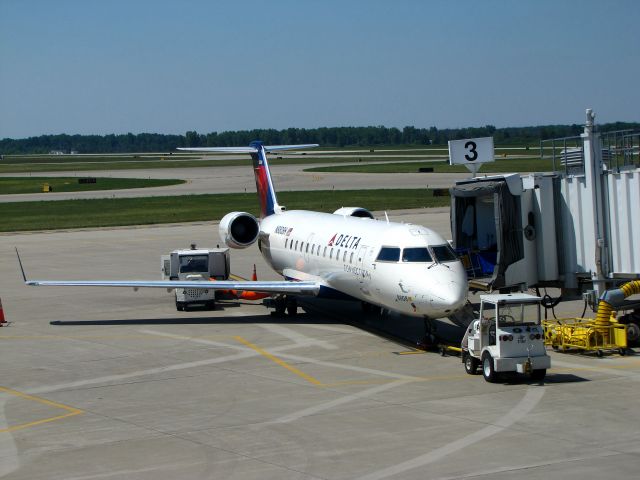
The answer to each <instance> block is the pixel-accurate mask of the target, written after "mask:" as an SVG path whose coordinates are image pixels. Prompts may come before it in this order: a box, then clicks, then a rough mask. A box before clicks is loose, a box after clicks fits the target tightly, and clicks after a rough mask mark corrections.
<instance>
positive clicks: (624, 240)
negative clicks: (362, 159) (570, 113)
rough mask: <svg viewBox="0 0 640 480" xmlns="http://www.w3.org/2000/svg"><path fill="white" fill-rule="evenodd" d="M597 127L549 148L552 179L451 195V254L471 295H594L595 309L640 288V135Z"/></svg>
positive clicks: (465, 184) (507, 182)
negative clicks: (630, 284) (621, 289)
mask: <svg viewBox="0 0 640 480" xmlns="http://www.w3.org/2000/svg"><path fill="white" fill-rule="evenodd" d="M593 120H594V115H593V113H592V112H591V110H587V122H586V125H585V129H584V133H583V134H582V135H580V136H579V137H572V138H565V139H554V140H549V141H545V143H550V145H545V146H546V147H547V151H548V150H549V148H548V147H549V146H550V147H551V152H552V154H551V155H552V160H553V170H554V171H553V172H551V173H535V174H531V175H524V176H520V175H516V174H512V175H497V176H484V177H477V178H473V179H469V180H463V181H459V182H457V183H456V184H455V185H454V186H453V187H452V188H451V231H452V235H453V243H454V245H453V246H454V248H456V250H457V251H458V253H459V254H460V255H461V256H462V258H463V261H464V262H465V263H466V266H467V272H468V276H469V286H470V288H472V289H477V290H487V291H493V290H499V289H500V290H518V289H524V288H530V287H536V286H555V287H559V288H562V289H563V295H564V296H569V295H573V296H575V295H579V294H580V293H581V292H584V291H587V290H591V291H592V292H593V294H592V295H590V298H593V299H594V302H593V304H594V306H595V299H596V298H598V297H599V296H600V295H602V293H603V292H604V291H605V290H607V289H608V288H611V287H614V286H616V285H617V284H619V283H622V282H624V281H626V280H629V279H637V278H640V254H638V251H637V247H636V248H634V243H637V239H638V238H640V208H639V206H640V158H639V154H638V152H639V150H640V133H638V132H630V131H624V132H612V133H607V134H603V135H602V136H601V134H600V133H599V132H597V128H596V126H595V125H594V123H593ZM541 150H542V149H541ZM515 161H517V160H514V162H515Z"/></svg>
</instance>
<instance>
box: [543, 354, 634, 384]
mask: <svg viewBox="0 0 640 480" xmlns="http://www.w3.org/2000/svg"><path fill="white" fill-rule="evenodd" d="M599 361H601V360H599ZM552 366H553V367H564V368H571V369H576V370H592V371H594V372H601V373H608V374H609V375H613V376H614V377H625V378H629V379H631V380H640V372H630V371H628V370H622V369H617V368H607V367H601V366H599V365H582V364H579V363H571V362H565V361H564V360H556V359H555V358H554V359H553V361H552Z"/></svg>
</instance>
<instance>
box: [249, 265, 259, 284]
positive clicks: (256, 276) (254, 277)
mask: <svg viewBox="0 0 640 480" xmlns="http://www.w3.org/2000/svg"><path fill="white" fill-rule="evenodd" d="M251 280H253V281H254V282H255V281H256V280H258V274H257V273H256V264H255V263H254V264H253V275H251Z"/></svg>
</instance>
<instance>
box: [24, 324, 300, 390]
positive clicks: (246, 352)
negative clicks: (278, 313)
mask: <svg viewBox="0 0 640 480" xmlns="http://www.w3.org/2000/svg"><path fill="white" fill-rule="evenodd" d="M140 332H141V333H146V334H150V335H158V336H164V337H169V338H175V339H179V340H185V341H190V342H195V343H202V344H205V345H213V346H216V347H226V348H231V349H234V350H239V353H235V354H233V355H227V356H224V357H218V358H210V359H207V360H197V361H194V362H186V363H177V364H174V365H167V366H164V367H156V368H149V369H146V370H136V371H133V372H129V373H123V374H119V375H105V376H102V377H95V378H88V379H85V380H77V381H75V382H65V383H59V384H54V385H44V386H40V387H35V388H30V389H27V390H26V393H29V394H30V395H38V394H43V393H49V392H55V391H59V390H66V389H69V388H76V387H84V386H87V385H98V384H101V383H111V382H117V381H121V380H126V379H129V378H135V377H142V376H145V375H156V374H159V373H165V372H173V371H176V370H185V369H187V368H195V367H203V366H207V365H215V364H218V363H224V362H231V361H234V360H241V359H243V358H250V357H257V356H259V355H260V354H259V353H258V352H256V351H254V350H252V349H250V348H248V347H245V346H243V345H234V344H227V343H222V342H216V341H213V340H205V339H200V338H191V337H185V336H182V335H173V334H170V333H164V332H159V331H154V330H140ZM303 346H305V345H304V344H296V345H285V346H282V347H278V348H274V349H272V350H271V351H274V352H275V351H280V350H285V349H291V348H298V347H303Z"/></svg>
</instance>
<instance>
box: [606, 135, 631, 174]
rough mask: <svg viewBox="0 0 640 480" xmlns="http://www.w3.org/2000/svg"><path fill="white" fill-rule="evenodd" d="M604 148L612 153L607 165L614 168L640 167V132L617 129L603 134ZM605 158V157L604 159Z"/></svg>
mask: <svg viewBox="0 0 640 480" xmlns="http://www.w3.org/2000/svg"><path fill="white" fill-rule="evenodd" d="M602 149H603V150H605V149H606V150H607V151H608V152H609V154H610V159H609V162H606V161H605V163H607V166H608V167H609V169H612V170H618V171H619V170H620V169H621V168H624V167H640V132H638V131H635V130H617V131H614V132H605V133H603V134H602ZM603 160H604V159H603Z"/></svg>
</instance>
